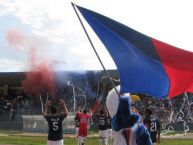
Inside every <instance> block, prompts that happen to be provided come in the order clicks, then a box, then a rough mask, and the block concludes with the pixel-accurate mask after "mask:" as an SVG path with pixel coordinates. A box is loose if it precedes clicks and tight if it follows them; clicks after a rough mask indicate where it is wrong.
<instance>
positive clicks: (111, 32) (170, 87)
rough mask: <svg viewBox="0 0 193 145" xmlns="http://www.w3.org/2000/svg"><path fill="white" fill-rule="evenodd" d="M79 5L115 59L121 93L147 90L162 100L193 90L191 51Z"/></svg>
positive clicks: (192, 55)
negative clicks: (159, 39)
mask: <svg viewBox="0 0 193 145" xmlns="http://www.w3.org/2000/svg"><path fill="white" fill-rule="evenodd" d="M77 8H78V9H79V11H80V12H81V14H82V15H83V17H84V18H85V19H86V21H87V22H88V23H89V25H90V26H91V27H92V29H93V30H94V31H95V33H96V34H97V35H98V37H99V38H100V40H101V41H102V42H103V44H104V45H105V47H106V48H107V50H108V52H109V53H110V55H111V57H112V58H113V60H114V62H115V64H116V66H117V69H118V72H119V76H120V83H121V91H120V92H121V93H126V92H130V93H144V94H149V95H151V96H154V97H156V98H159V99H161V98H164V97H166V96H169V97H175V96H177V95H179V94H182V93H184V92H193V53H192V52H188V51H185V50H182V49H179V48H176V47H174V46H171V45H169V44H166V43H164V42H161V41H158V40H156V39H154V38H151V37H148V36H146V35H144V34H142V33H139V32H137V31H136V30H133V29H131V28H129V27H127V26H125V25H123V24H121V23H119V22H117V21H114V20H112V19H110V18H108V17H105V16H103V15H101V14H98V13H96V12H93V11H91V10H88V9H85V8H82V7H79V6H77Z"/></svg>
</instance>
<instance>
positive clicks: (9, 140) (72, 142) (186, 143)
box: [0, 135, 193, 145]
mask: <svg viewBox="0 0 193 145" xmlns="http://www.w3.org/2000/svg"><path fill="white" fill-rule="evenodd" d="M46 141H47V137H46V136H18V135H7V136H0V144H15V145H45V144H46ZM64 144H65V145H76V139H75V138H64ZM86 144H87V145H98V139H97V138H87V140H86ZM160 145H193V139H192V140H184V139H177V140H174V139H162V140H161V143H160Z"/></svg>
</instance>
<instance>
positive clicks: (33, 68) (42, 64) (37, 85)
mask: <svg viewBox="0 0 193 145" xmlns="http://www.w3.org/2000/svg"><path fill="white" fill-rule="evenodd" d="M7 40H8V42H9V44H10V46H11V47H12V48H19V47H23V48H24V49H25V50H26V52H28V53H29V54H28V55H29V57H27V58H28V60H27V61H26V64H29V68H30V70H29V71H28V72H26V77H25V80H24V81H23V82H22V86H23V89H24V91H25V92H26V93H30V94H32V95H36V96H37V95H38V96H39V95H42V94H45V93H48V94H49V95H51V96H55V93H56V86H55V78H54V71H53V67H52V65H51V64H53V63H50V62H48V61H46V60H45V59H43V58H45V56H44V55H43V53H42V54H41V53H40V52H41V51H40V49H41V48H39V47H37V46H38V42H35V41H33V37H27V36H26V35H24V34H22V33H21V32H19V31H17V30H15V29H11V30H9V31H8V32H7ZM26 44H28V45H26ZM37 54H38V55H37ZM38 56H39V57H38Z"/></svg>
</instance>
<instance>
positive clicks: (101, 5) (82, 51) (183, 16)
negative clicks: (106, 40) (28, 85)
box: [0, 0, 193, 72]
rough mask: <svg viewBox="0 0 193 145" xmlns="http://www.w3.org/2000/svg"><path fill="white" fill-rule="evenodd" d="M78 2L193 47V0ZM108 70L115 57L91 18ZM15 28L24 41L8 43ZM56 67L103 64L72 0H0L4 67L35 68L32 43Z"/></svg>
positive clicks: (1, 69) (0, 44)
mask: <svg viewBox="0 0 193 145" xmlns="http://www.w3.org/2000/svg"><path fill="white" fill-rule="evenodd" d="M72 2H74V3H75V4H77V5H80V6H82V7H85V8H88V9H91V10H93V11H96V12H98V13H100V14H103V15H105V16H107V17H110V18H112V19H114V20H116V21H119V22H121V23H123V24H125V25H127V26H129V27H131V28H133V29H135V30H137V31H139V32H141V33H143V34H146V35H148V36H150V37H153V38H155V39H158V40H161V41H163V42H166V43H169V44H171V45H174V46H176V47H179V48H182V49H186V50H189V51H193V37H192V34H193V27H192V26H193V20H192V18H193V16H192V15H193V9H192V1H191V0H74V1H72ZM85 25H86V28H87V29H88V32H89V34H90V36H91V39H92V40H93V42H94V45H95V47H96V49H97V51H98V53H99V55H100V57H101V59H102V61H103V63H104V65H105V67H106V68H107V69H112V68H116V67H115V65H114V63H113V60H112V59H111V57H110V56H109V54H108V52H107V51H106V49H105V48H104V46H103V44H101V42H100V41H99V39H98V38H97V36H96V35H95V34H94V33H93V31H92V30H91V29H90V27H89V26H88V25H87V24H86V23H85ZM9 32H16V34H17V36H18V34H21V36H22V37H24V39H22V41H24V42H22V45H21V46H19V47H17V48H13V47H14V46H12V45H10V43H8V39H7V37H8V34H9ZM31 47H35V48H36V51H37V55H38V57H37V58H38V59H47V60H50V61H51V62H53V63H54V68H55V69H56V70H91V69H102V67H101V65H100V63H99V61H98V60H97V57H96V56H95V54H94V52H93V50H92V47H91V46H90V44H89V42H88V40H87V38H86V36H85V34H84V31H83V29H82V27H81V25H80V23H79V21H78V19H77V17H76V15H75V13H74V10H73V8H72V6H71V1H69V0H0V72H5V71H6V72H9V71H26V70H28V69H29V53H31V52H30V51H29V48H31Z"/></svg>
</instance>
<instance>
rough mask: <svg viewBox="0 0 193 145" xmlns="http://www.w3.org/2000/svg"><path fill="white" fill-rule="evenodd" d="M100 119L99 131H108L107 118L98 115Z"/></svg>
mask: <svg viewBox="0 0 193 145" xmlns="http://www.w3.org/2000/svg"><path fill="white" fill-rule="evenodd" d="M97 117H98V125H99V130H106V129H107V122H106V118H107V117H106V116H105V115H103V114H99V115H97Z"/></svg>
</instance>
